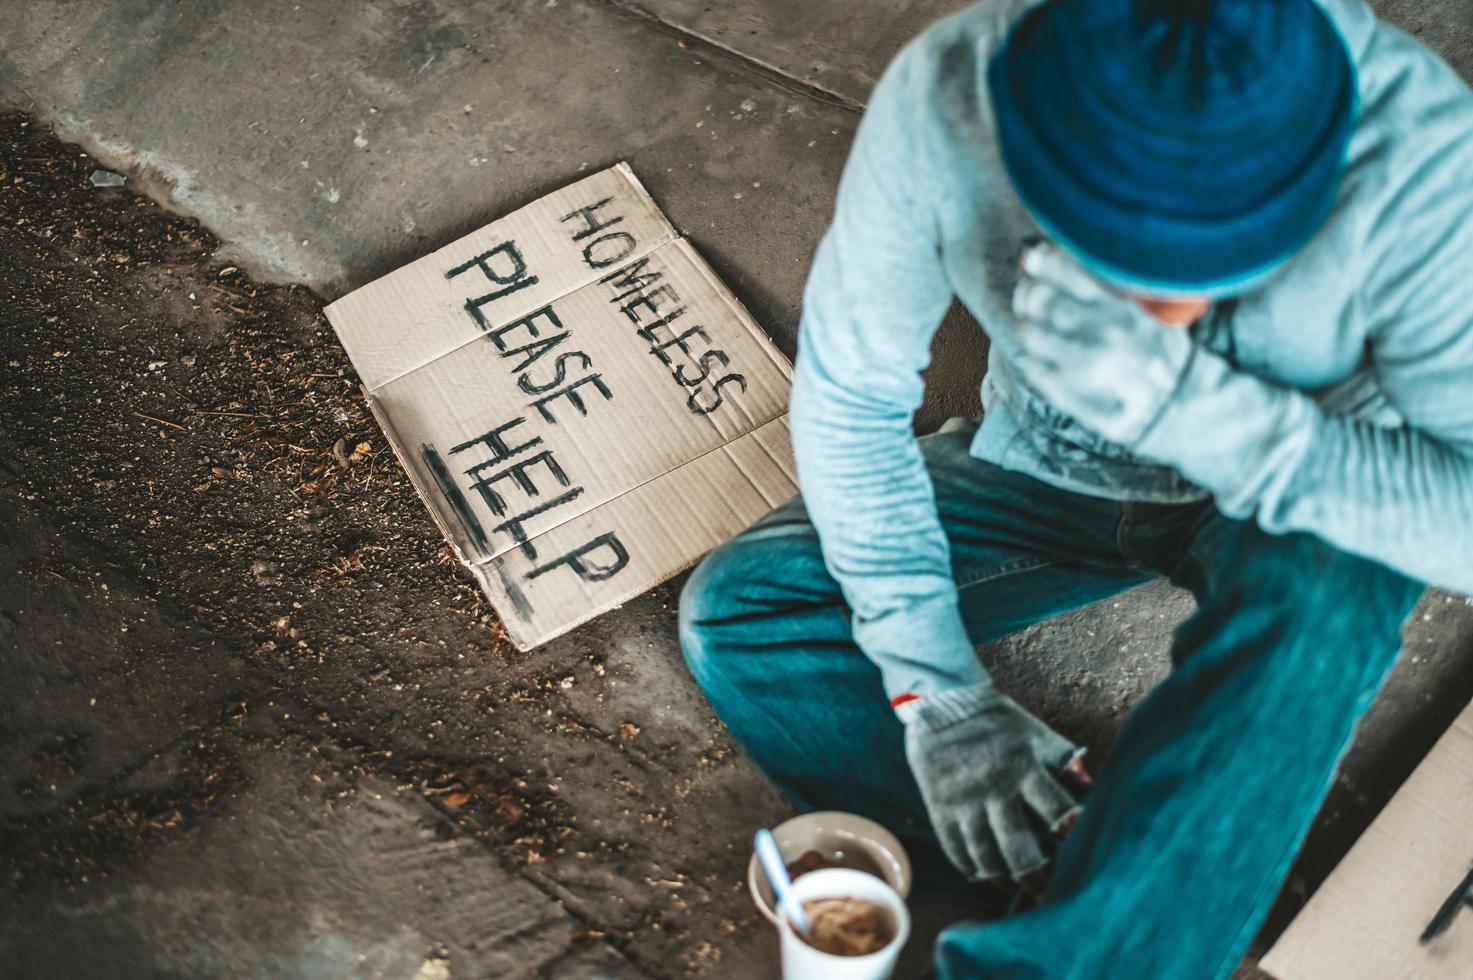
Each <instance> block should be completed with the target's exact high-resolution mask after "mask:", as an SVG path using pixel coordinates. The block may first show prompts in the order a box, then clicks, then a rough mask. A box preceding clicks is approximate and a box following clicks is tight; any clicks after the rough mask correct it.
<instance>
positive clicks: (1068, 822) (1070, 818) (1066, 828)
mask: <svg viewBox="0 0 1473 980" xmlns="http://www.w3.org/2000/svg"><path fill="white" fill-rule="evenodd" d="M1083 814H1084V810H1083V809H1082V808H1080V807H1075V808H1074V809H1073V810H1070V811H1069V812H1068V813H1066V814H1065V815H1064V819H1062V820H1060V821H1059V822H1058V823H1057V824H1056V825H1055V826H1054V833H1055V834H1057V835H1058V837H1059V840H1068V839H1069V835H1070V834H1071V833H1073V832H1074V827H1075V826H1076V825H1077V824H1078V823H1079V818H1080V817H1081V816H1083Z"/></svg>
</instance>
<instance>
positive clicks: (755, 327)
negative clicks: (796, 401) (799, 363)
mask: <svg viewBox="0 0 1473 980" xmlns="http://www.w3.org/2000/svg"><path fill="white" fill-rule="evenodd" d="M673 244H675V245H678V246H679V247H680V248H681V250H682V251H684V252H685V253H686V254H687V255H688V256H689V257H690V260H691V265H693V266H694V267H695V268H696V270H697V271H698V272H700V273H701V275H702V276H704V277H705V278H706V281H707V282H708V283H709V284H710V286H711V289H712V291H713V292H715V293H716V295H717V296H720V297H721V298H722V299H723V300H725V301H726V305H727V306H728V307H730V308H731V312H732V315H733V316H734V317H735V318H736V319H737V321H738V322H739V323H741V324H742V325H743V326H744V327H746V328H747V331H748V332H749V333H750V334H752V336H753V338H754V339H755V340H756V341H757V345H758V346H759V347H761V348H762V352H763V353H764V354H766V355H767V356H768V357H769V358H771V359H772V363H773V366H774V367H776V368H777V369H778V371H779V372H781V374H782V375H783V377H785V378H787V379H788V383H789V384H791V383H792V381H793V363H792V362H791V361H789V360H788V358H787V355H785V354H784V353H783V352H782V351H781V350H779V349H778V347H777V344H774V343H773V342H772V338H771V337H770V336H768V334H767V331H766V330H763V329H762V325H761V324H759V323H758V322H757V318H756V317H754V316H753V315H752V313H751V311H750V310H748V309H747V306H746V304H745V303H743V302H742V301H741V299H739V298H738V297H737V294H736V293H734V292H733V291H732V289H731V287H730V286H728V285H727V284H726V283H725V282H723V281H722V280H721V277H720V276H718V275H716V270H715V269H713V268H711V263H709V262H707V261H706V259H705V256H703V255H701V250H700V249H698V248H696V246H695V244H694V243H693V242H692V241H691V240H690V239H689V238H687V237H685V236H684V235H682V236H680V237H679V238H677V239H675V240H674V242H673ZM766 424H767V423H766V422H763V423H761V424H760V425H757V426H754V427H753V431H756V430H757V429H759V428H761V427H762V425H766Z"/></svg>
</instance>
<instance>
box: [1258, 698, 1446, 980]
mask: <svg viewBox="0 0 1473 980" xmlns="http://www.w3.org/2000/svg"><path fill="white" fill-rule="evenodd" d="M1465 742H1466V743H1467V745H1466V746H1465V745H1463V743H1465ZM1460 751H1461V752H1462V753H1468V752H1470V751H1473V704H1470V705H1468V706H1466V707H1465V708H1464V709H1463V710H1462V712H1460V713H1459V715H1458V717H1457V718H1456V719H1454V721H1453V723H1452V724H1451V725H1450V726H1448V728H1447V730H1446V731H1445V732H1443V734H1442V735H1441V736H1440V737H1439V738H1438V740H1437V743H1436V744H1435V745H1433V747H1432V750H1431V751H1430V752H1428V753H1427V755H1426V756H1425V757H1424V758H1423V759H1422V761H1421V762H1420V763H1418V765H1417V767H1416V769H1415V770H1413V772H1412V774H1411V775H1410V776H1409V777H1407V780H1406V782H1405V783H1403V784H1402V787H1401V789H1399V790H1397V792H1396V795H1395V796H1393V797H1392V798H1391V801H1390V802H1389V803H1387V804H1386V807H1385V809H1383V810H1382V811H1381V813H1380V814H1379V815H1378V816H1377V817H1376V819H1375V820H1374V821H1372V822H1371V825H1370V826H1369V827H1367V828H1366V831H1365V833H1364V834H1363V835H1362V836H1361V838H1360V839H1359V840H1358V841H1356V842H1355V844H1354V846H1352V847H1351V849H1350V851H1349V852H1348V853H1347V854H1346V855H1345V857H1344V858H1343V859H1341V862H1340V864H1339V865H1337V866H1336V868H1335V870H1334V871H1332V872H1331V873H1330V876H1329V878H1327V879H1326V880H1325V882H1324V884H1322V885H1321V886H1320V888H1319V890H1318V891H1316V892H1315V894H1314V895H1313V896H1311V897H1310V900H1309V903H1308V904H1307V905H1306V906H1305V907H1304V908H1303V909H1301V910H1300V912H1299V914H1298V915H1297V916H1296V917H1295V919H1294V921H1293V922H1291V923H1290V924H1289V928H1288V929H1286V930H1285V931H1284V934H1283V935H1282V936H1280V937H1279V940H1278V942H1276V943H1275V944H1274V945H1273V948H1272V949H1270V950H1269V951H1268V953H1267V954H1266V955H1265V956H1264V957H1263V959H1262V961H1261V962H1260V963H1259V967H1260V968H1261V969H1262V970H1263V971H1264V972H1265V973H1267V974H1269V975H1270V976H1273V977H1275V978H1277V980H1383V978H1387V977H1390V976H1395V977H1397V978H1398V980H1421V978H1424V977H1425V978H1430V977H1434V976H1435V977H1439V978H1441V977H1453V976H1456V977H1458V978H1459V980H1462V978H1465V977H1473V960H1469V959H1468V958H1467V956H1466V955H1464V957H1463V958H1462V959H1460V960H1457V961H1456V962H1452V963H1451V964H1450V961H1449V960H1448V958H1447V950H1446V949H1443V950H1441V951H1439V950H1438V949H1437V944H1438V943H1440V942H1445V941H1446V940H1447V939H1449V938H1455V939H1456V940H1457V941H1458V943H1459V944H1460V948H1461V949H1463V950H1464V951H1465V954H1466V950H1467V938H1466V937H1467V933H1466V932H1463V933H1461V934H1460V936H1459V937H1448V936H1443V937H1439V938H1438V939H1436V940H1434V941H1433V943H1432V944H1431V945H1428V946H1421V945H1420V944H1417V936H1418V934H1419V933H1420V932H1421V930H1422V929H1423V928H1425V923H1426V922H1430V921H1431V919H1432V917H1433V915H1434V914H1435V912H1436V910H1437V902H1438V900H1440V899H1441V898H1442V892H1443V890H1444V889H1445V888H1453V887H1454V886H1455V885H1456V884H1457V882H1458V880H1459V878H1460V877H1461V876H1462V875H1464V874H1466V873H1467V870H1468V862H1469V861H1470V860H1473V853H1462V852H1457V853H1453V854H1450V855H1448V857H1449V859H1450V864H1449V866H1448V868H1447V869H1446V872H1447V880H1446V882H1445V883H1443V882H1441V881H1438V882H1435V883H1434V882H1430V881H1428V882H1424V881H1422V879H1420V878H1419V879H1417V881H1418V889H1419V890H1423V891H1426V892H1427V895H1426V896H1419V902H1418V904H1419V905H1421V906H1425V907H1423V908H1421V909H1419V918H1418V919H1417V920H1416V922H1415V925H1414V926H1413V931H1412V932H1411V933H1410V934H1409V935H1406V936H1400V934H1398V936H1399V937H1400V938H1399V944H1398V946H1397V947H1396V948H1398V949H1401V948H1403V947H1402V946H1401V945H1400V943H1406V944H1411V946H1412V948H1414V949H1416V950H1417V951H1418V954H1425V957H1426V958H1425V960H1424V961H1423V962H1422V963H1418V962H1416V961H1414V960H1410V959H1409V960H1407V961H1406V962H1405V963H1398V965H1397V967H1396V968H1395V972H1394V973H1392V974H1388V973H1386V972H1384V971H1380V972H1376V971H1377V967H1376V966H1375V965H1374V964H1371V963H1366V964H1365V966H1364V968H1363V969H1359V970H1353V971H1352V973H1350V974H1345V973H1327V972H1325V971H1326V969H1330V970H1335V969H1337V968H1338V967H1337V964H1333V963H1325V962H1323V960H1324V959H1325V958H1326V957H1327V956H1333V955H1336V954H1339V955H1340V956H1341V959H1342V960H1343V958H1344V954H1345V953H1349V954H1351V955H1352V956H1354V955H1356V948H1357V947H1355V946H1354V945H1353V944H1352V945H1351V946H1350V947H1348V948H1347V947H1343V946H1341V945H1339V943H1340V942H1341V941H1343V940H1344V939H1345V938H1346V935H1345V933H1346V924H1345V923H1343V922H1342V921H1341V920H1340V919H1338V918H1336V917H1334V912H1335V907H1336V906H1341V907H1342V908H1343V907H1344V906H1345V905H1346V903H1347V902H1348V901H1350V900H1351V899H1359V898H1360V897H1361V896H1362V895H1364V896H1365V897H1366V898H1368V899H1369V900H1370V901H1371V902H1373V903H1374V902H1377V901H1378V900H1379V899H1381V896H1382V893H1381V892H1379V891H1377V892H1375V893H1374V894H1372V891H1373V890H1371V889H1367V888H1366V887H1365V886H1366V884H1367V882H1368V881H1369V880H1370V879H1372V878H1374V877H1375V875H1374V871H1375V870H1376V868H1377V867H1378V866H1381V865H1384V864H1386V863H1388V861H1390V860H1391V859H1395V862H1396V863H1397V864H1398V865H1401V866H1400V867H1399V868H1398V872H1397V874H1396V875H1394V876H1393V880H1406V879H1407V873H1408V872H1410V871H1413V870H1416V868H1408V867H1405V865H1406V864H1407V863H1410V864H1412V865H1420V866H1423V867H1425V865H1426V861H1425V860H1421V859H1418V858H1417V855H1418V853H1419V852H1420V851H1423V850H1425V849H1426V848H1427V847H1431V848H1433V849H1436V850H1438V851H1441V852H1443V853H1446V852H1447V850H1448V849H1449V848H1447V847H1446V846H1442V847H1439V845H1438V843H1437V842H1435V841H1433V842H1430V843H1429V842H1428V840H1427V838H1428V834H1429V833H1432V832H1433V831H1435V829H1436V826H1433V827H1430V828H1429V827H1428V826H1426V825H1425V824H1422V823H1420V822H1418V821H1417V820H1414V819H1410V818H1409V817H1408V816H1407V815H1408V814H1412V815H1413V816H1416V815H1417V814H1416V811H1417V810H1419V809H1420V810H1423V811H1429V812H1436V813H1437V814H1439V815H1446V817H1447V819H1446V821H1438V822H1437V823H1440V824H1441V826H1443V828H1444V829H1446V827H1448V826H1450V825H1451V826H1457V825H1459V824H1460V823H1465V822H1467V821H1473V797H1470V796H1469V795H1467V792H1466V789H1465V793H1464V796H1462V797H1460V798H1459V800H1460V802H1461V803H1462V804H1463V806H1462V807H1461V808H1460V809H1458V810H1457V811H1455V812H1454V813H1446V812H1445V810H1444V809H1436V808H1434V807H1433V806H1431V805H1430V802H1431V801H1432V800H1437V799H1438V798H1439V797H1444V798H1445V797H1446V796H1447V795H1448V794H1449V793H1451V792H1452V788H1451V787H1450V786H1449V785H1448V783H1447V782H1446V781H1445V780H1444V779H1442V778H1441V776H1442V775H1443V774H1442V773H1439V772H1438V771H1437V770H1439V769H1445V768H1447V765H1448V762H1447V760H1449V759H1452V760H1453V761H1454V762H1455V761H1456V759H1455V756H1456V755H1457V754H1459V752H1460ZM1424 798H1426V799H1424ZM1463 836H1464V837H1465V838H1466V837H1468V835H1466V834H1465V835H1463ZM1470 850H1473V849H1470ZM1442 856H1443V854H1439V855H1438V858H1439V859H1440V858H1441V857H1442ZM1409 858H1411V860H1410V861H1409V860H1408V859H1409ZM1356 886H1359V887H1356ZM1352 889H1353V890H1352ZM1400 897H1402V898H1406V897H1407V896H1400ZM1389 900H1390V899H1387V900H1385V901H1380V903H1379V904H1378V905H1373V906H1371V907H1369V908H1367V909H1366V912H1367V916H1368V917H1373V916H1374V915H1375V914H1377V912H1378V910H1379V912H1380V913H1381V914H1385V911H1386V901H1389ZM1352 904H1353V905H1354V906H1355V907H1357V908H1358V907H1359V902H1358V901H1357V902H1354V903H1352ZM1423 915H1425V919H1424V918H1422V917H1421V916H1423ZM1462 915H1463V916H1473V910H1465V911H1464V912H1463V913H1462ZM1459 927H1462V928H1464V929H1466V923H1456V922H1455V924H1454V928H1459ZM1357 935H1359V934H1357ZM1371 938H1372V940H1373V941H1375V940H1376V939H1382V940H1384V939H1386V938H1387V937H1385V936H1384V935H1383V936H1381V937H1371ZM1358 948H1359V950H1360V955H1361V956H1365V955H1366V952H1365V946H1364V945H1362V946H1360V947H1358ZM1381 948H1382V949H1386V950H1389V949H1391V948H1392V947H1389V946H1386V945H1385V944H1384V942H1383V943H1381ZM1393 955H1395V954H1393ZM1413 955H1417V954H1413ZM1449 965H1451V968H1452V970H1453V971H1455V972H1448V971H1446V970H1443V969H1441V968H1442V967H1447V966H1449ZM1424 967H1425V968H1426V969H1424ZM1429 971H1433V972H1429Z"/></svg>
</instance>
